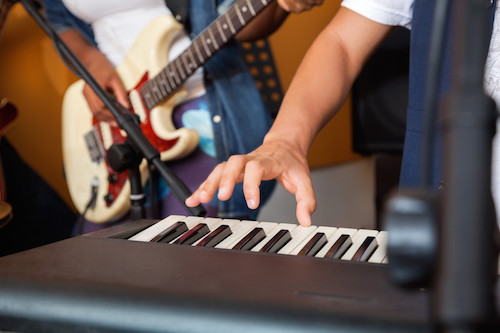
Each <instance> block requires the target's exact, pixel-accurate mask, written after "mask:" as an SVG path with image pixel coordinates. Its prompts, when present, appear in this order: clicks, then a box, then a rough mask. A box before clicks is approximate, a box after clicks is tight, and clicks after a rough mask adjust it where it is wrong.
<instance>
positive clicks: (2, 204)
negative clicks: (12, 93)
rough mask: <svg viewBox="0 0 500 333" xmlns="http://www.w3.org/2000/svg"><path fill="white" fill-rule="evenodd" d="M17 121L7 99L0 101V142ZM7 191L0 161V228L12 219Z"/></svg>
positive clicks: (13, 107) (15, 113)
mask: <svg viewBox="0 0 500 333" xmlns="http://www.w3.org/2000/svg"><path fill="white" fill-rule="evenodd" d="M16 119H17V109H16V107H15V106H14V104H12V103H10V102H9V101H8V100H7V99H5V98H2V99H1V100H0V140H1V139H2V137H3V136H4V134H5V133H6V132H7V130H8V129H9V128H10V127H11V126H12V125H13V124H14V122H15V121H16ZM6 196H7V190H6V188H5V178H4V173H3V168H2V161H1V160H0V228H2V227H4V226H5V225H6V224H7V223H8V222H9V221H10V220H11V219H12V207H11V206H10V205H9V204H8V203H7V201H6Z"/></svg>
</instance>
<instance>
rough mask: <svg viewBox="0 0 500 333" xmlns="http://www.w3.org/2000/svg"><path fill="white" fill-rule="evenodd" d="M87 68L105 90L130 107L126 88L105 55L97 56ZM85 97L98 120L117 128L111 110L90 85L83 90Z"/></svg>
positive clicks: (99, 54) (86, 85)
mask: <svg viewBox="0 0 500 333" xmlns="http://www.w3.org/2000/svg"><path fill="white" fill-rule="evenodd" d="M87 68H88V71H89V72H90V74H91V75H92V76H93V77H94V79H95V80H96V81H97V83H98V84H99V85H100V86H101V87H102V88H103V89H104V90H106V91H107V92H109V93H111V94H112V95H114V96H115V98H116V99H117V100H118V102H119V103H120V104H122V105H123V106H125V107H126V108H128V107H129V103H128V100H127V92H126V90H125V87H124V86H123V83H122V81H121V79H120V77H119V76H118V73H117V72H116V70H115V68H114V67H113V65H112V64H111V63H110V62H109V60H108V59H107V58H106V57H105V56H104V55H103V54H101V53H98V54H96V55H95V56H94V57H93V59H92V61H91V62H89V64H88V66H87ZM83 96H84V97H85V99H86V100H87V103H88V105H89V108H90V110H91V111H92V114H93V115H94V116H95V117H96V118H97V119H98V120H100V121H105V122H108V123H109V124H110V125H112V126H117V123H116V120H115V118H114V116H113V114H112V113H111V111H109V109H108V108H107V107H106V106H105V105H104V103H103V102H102V100H101V99H100V98H99V97H98V96H97V95H96V93H95V92H94V90H93V89H92V88H91V87H90V86H89V85H88V84H85V86H84V88H83Z"/></svg>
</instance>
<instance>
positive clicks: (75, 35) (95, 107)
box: [60, 29, 128, 125]
mask: <svg viewBox="0 0 500 333" xmlns="http://www.w3.org/2000/svg"><path fill="white" fill-rule="evenodd" d="M60 36H61V38H62V39H63V41H64V42H65V43H66V44H67V45H68V47H69V48H70V49H71V51H72V52H73V53H74V54H75V55H76V56H77V57H78V59H79V60H80V61H81V62H82V64H83V65H84V66H85V67H86V68H87V70H88V71H89V72H90V74H91V75H92V76H93V77H94V78H95V80H96V81H97V83H99V85H101V87H103V88H104V89H105V90H107V91H108V92H110V93H112V94H113V95H115V96H116V98H117V99H118V101H119V102H120V103H121V104H123V105H124V106H125V107H128V101H127V93H126V90H125V88H124V86H123V83H122V81H121V79H120V77H119V76H118V73H117V72H116V70H115V68H114V67H113V65H112V64H111V62H110V61H109V60H108V59H107V58H106V56H105V55H104V54H102V53H101V52H100V51H99V50H98V49H97V48H95V47H94V46H93V45H91V44H90V43H89V42H88V41H87V40H86V39H85V38H84V37H83V36H82V35H81V34H80V33H79V32H78V31H77V30H76V29H68V30H65V31H64V32H62V33H61V34H60ZM83 95H84V97H85V99H86V100H87V103H88V104H89V107H90V110H91V111H92V113H93V114H94V116H96V117H97V118H98V119H99V120H101V121H108V122H110V123H111V124H114V125H116V121H115V120H114V117H113V116H112V114H111V112H110V111H109V110H108V109H107V108H106V107H105V106H104V103H103V102H102V101H101V100H100V99H99V97H98V96H97V95H96V94H95V93H94V91H93V90H92V89H91V88H90V86H88V85H87V84H86V85H85V87H84V88H83Z"/></svg>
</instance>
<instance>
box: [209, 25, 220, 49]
mask: <svg viewBox="0 0 500 333" xmlns="http://www.w3.org/2000/svg"><path fill="white" fill-rule="evenodd" d="M208 33H209V34H210V37H211V39H212V41H213V46H214V48H215V50H218V49H219V44H218V43H217V39H216V38H215V36H214V32H213V31H212V29H210V28H209V29H208Z"/></svg>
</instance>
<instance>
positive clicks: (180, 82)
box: [170, 71, 182, 87]
mask: <svg viewBox="0 0 500 333" xmlns="http://www.w3.org/2000/svg"><path fill="white" fill-rule="evenodd" d="M170 75H171V76H172V78H173V79H174V80H175V83H176V87H178V86H180V85H181V84H182V81H181V79H179V75H178V74H177V72H176V71H172V72H170Z"/></svg>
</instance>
